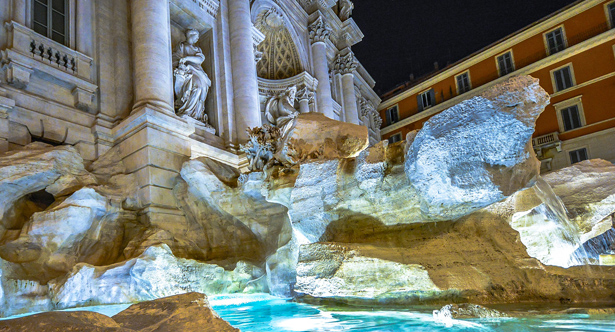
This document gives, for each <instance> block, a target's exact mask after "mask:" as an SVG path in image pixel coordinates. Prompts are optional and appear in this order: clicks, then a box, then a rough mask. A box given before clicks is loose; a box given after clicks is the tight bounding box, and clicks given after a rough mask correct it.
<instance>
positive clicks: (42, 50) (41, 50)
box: [38, 43, 45, 58]
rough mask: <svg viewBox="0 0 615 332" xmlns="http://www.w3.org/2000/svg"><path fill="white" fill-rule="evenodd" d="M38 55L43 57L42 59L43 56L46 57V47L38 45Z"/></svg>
mask: <svg viewBox="0 0 615 332" xmlns="http://www.w3.org/2000/svg"><path fill="white" fill-rule="evenodd" d="M38 53H39V54H38V55H40V56H41V58H42V57H43V55H45V46H43V44H42V43H41V44H40V45H38Z"/></svg>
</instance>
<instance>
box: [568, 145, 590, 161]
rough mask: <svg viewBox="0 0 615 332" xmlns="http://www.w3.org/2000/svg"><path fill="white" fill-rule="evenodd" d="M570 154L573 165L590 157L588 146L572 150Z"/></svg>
mask: <svg viewBox="0 0 615 332" xmlns="http://www.w3.org/2000/svg"><path fill="white" fill-rule="evenodd" d="M568 155H569V156H570V164H571V165H572V164H576V163H578V162H581V161H583V160H587V159H589V158H588V155H587V149H586V148H582V149H578V150H574V151H570V152H568Z"/></svg>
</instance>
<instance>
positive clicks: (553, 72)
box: [549, 62, 577, 94]
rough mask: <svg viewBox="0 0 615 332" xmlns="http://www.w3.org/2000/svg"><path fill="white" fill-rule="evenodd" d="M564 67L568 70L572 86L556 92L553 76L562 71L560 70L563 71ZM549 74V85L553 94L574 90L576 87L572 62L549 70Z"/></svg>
mask: <svg viewBox="0 0 615 332" xmlns="http://www.w3.org/2000/svg"><path fill="white" fill-rule="evenodd" d="M566 67H569V68H570V79H571V80H572V85H571V86H569V87H567V88H565V89H563V90H557V82H556V79H555V75H554V74H555V72H556V71H560V70H562V69H564V68H566ZM549 74H550V76H551V85H552V87H553V94H556V93H562V92H564V91H567V90H570V89H572V88H574V87H575V86H576V85H577V80H576V78H575V75H574V66H573V65H572V62H568V63H567V64H565V65H563V66H559V67H557V68H554V69H551V70H550V71H549Z"/></svg>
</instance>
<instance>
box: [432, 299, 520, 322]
mask: <svg viewBox="0 0 615 332" xmlns="http://www.w3.org/2000/svg"><path fill="white" fill-rule="evenodd" d="M433 315H434V318H436V319H446V318H449V317H450V318H453V319H463V318H500V317H508V315H506V314H504V313H501V312H499V311H497V310H495V309H489V308H485V307H483V306H480V305H478V304H471V303H462V304H447V305H445V306H444V307H442V308H441V309H440V310H434V311H433Z"/></svg>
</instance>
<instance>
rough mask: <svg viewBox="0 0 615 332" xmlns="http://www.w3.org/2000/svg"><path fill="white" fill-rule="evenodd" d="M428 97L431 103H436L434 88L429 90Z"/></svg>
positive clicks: (433, 104)
mask: <svg viewBox="0 0 615 332" xmlns="http://www.w3.org/2000/svg"><path fill="white" fill-rule="evenodd" d="M429 99H430V100H431V105H432V106H435V105H436V91H434V89H431V90H429Z"/></svg>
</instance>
